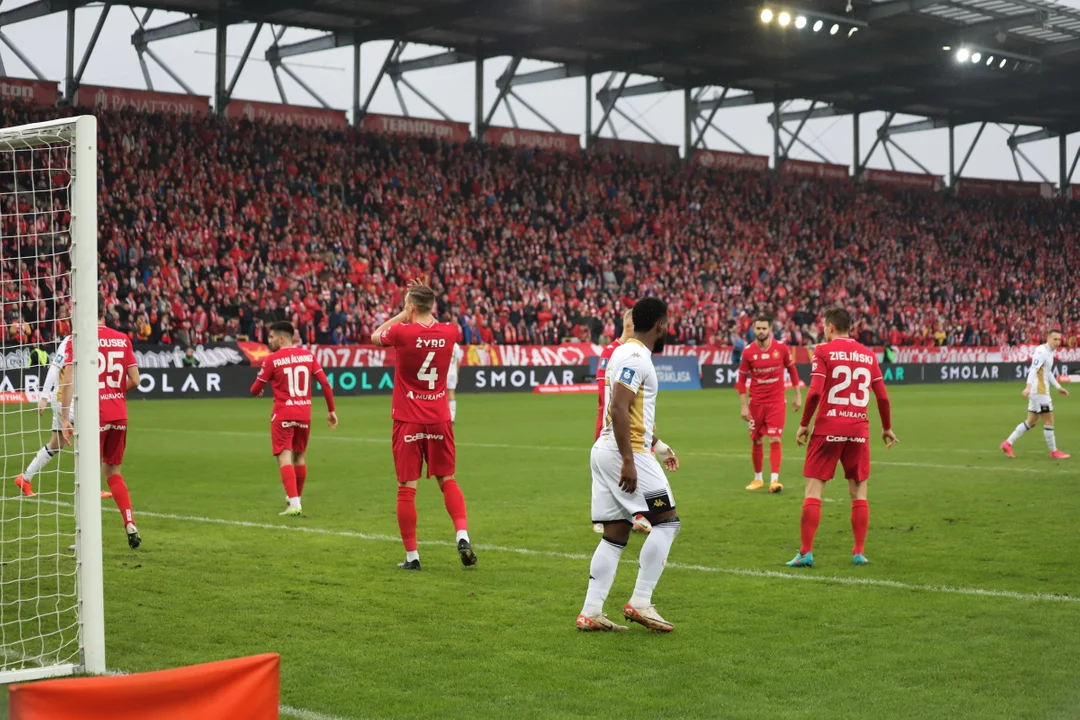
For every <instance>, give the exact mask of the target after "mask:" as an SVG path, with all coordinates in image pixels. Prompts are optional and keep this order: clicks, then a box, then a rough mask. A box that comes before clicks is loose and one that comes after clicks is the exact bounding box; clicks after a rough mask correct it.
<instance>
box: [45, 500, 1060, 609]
mask: <svg viewBox="0 0 1080 720" xmlns="http://www.w3.org/2000/svg"><path fill="white" fill-rule="evenodd" d="M42 502H48V503H51V504H56V505H66V504H67V503H60V502H57V501H53V500H43V501H42ZM103 509H105V510H107V511H108V512H119V511H118V510H116V509H114V508H103ZM138 515H139V516H140V517H153V518H161V519H163V520H177V521H181V522H196V523H207V524H212V525H227V526H232V527H244V528H252V529H256V530H282V531H285V532H299V533H310V534H313V535H329V536H333V537H345V538H354V539H356V540H367V541H369V542H392V543H400V542H401V538H398V537H394V536H391V535H380V534H374V533H362V532H354V531H350V530H327V529H325V528H315V527H304V526H295V525H274V524H271V523H258V522H250V521H246V520H227V519H224V518H209V517H199V516H196V515H176V514H173V513H159V512H150V511H146V510H140V511H138ZM418 544H419V545H427V546H434V547H457V545H456V543H452V542H447V541H444V540H420V541H419V542H418ZM473 547H474V548H475V549H477V550H484V551H488V550H490V551H492V552H508V553H515V554H518V555H536V556H539V557H550V558H558V559H563V560H582V561H584V560H589V559H590V558H591V557H592V556H591V555H587V554H584V553H564V552H557V551H555V550H532V549H530V548H513V547H504V546H501V545H487V544H476V543H474V544H473ZM622 562H624V563H628V564H636V563H637V561H636V560H623V561H622ZM667 567H669V568H674V569H677V570H690V571H694V572H710V573H720V574H724V575H737V576H743V577H756V578H768V579H779V580H808V581H811V582H824V583H835V584H837V585H855V586H862V587H880V588H888V589H893V590H913V591H917V592H932V593H944V594H949V595H968V596H975V597H991V598H1006V599H1009V600H1024V601H1044V602H1064V603H1080V596H1073V595H1059V594H1054V593H1022V592H1015V591H1012V590H995V589H992V588H971V587H952V586H949V585H921V584H917V583H906V582H900V581H897V580H880V579H876V578H852V577H838V576H836V575H816V574H812V571H808V572H802V573H787V572H779V571H776V570H749V569H746V568H721V567H711V566H708V565H686V564H682V563H668V565H667Z"/></svg>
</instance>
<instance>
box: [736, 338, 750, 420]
mask: <svg viewBox="0 0 1080 720" xmlns="http://www.w3.org/2000/svg"><path fill="white" fill-rule="evenodd" d="M749 379H750V358H749V357H748V354H747V353H745V352H744V353H743V356H742V361H741V362H739V377H738V379H736V380H735V390H736V391H738V393H739V406H740V415H741V417H742V419H743V422H750V403H749V399H748V398H747V397H746V384H747V381H749Z"/></svg>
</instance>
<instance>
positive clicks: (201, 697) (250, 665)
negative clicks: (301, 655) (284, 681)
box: [8, 654, 281, 720]
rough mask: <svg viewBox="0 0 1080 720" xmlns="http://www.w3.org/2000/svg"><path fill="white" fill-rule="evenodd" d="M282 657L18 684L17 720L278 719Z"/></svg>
mask: <svg viewBox="0 0 1080 720" xmlns="http://www.w3.org/2000/svg"><path fill="white" fill-rule="evenodd" d="M280 671H281V658H280V657H279V656H278V655H275V654H267V655H255V656H253V657H246V658H237V659H236V660H222V661H221V662H213V663H207V664H205V665H193V666H191V667H183V668H177V669H175V670H161V671H158V672H148V673H139V674H137V675H121V676H117V677H92V678H71V679H67V680H46V681H43V682H37V683H30V684H26V685H12V686H11V688H10V694H9V698H10V700H9V705H8V708H9V710H10V714H11V720H114V719H115V718H124V720H191V718H198V720H235V719H236V718H246V719H248V720H277V718H278V691H279V682H280Z"/></svg>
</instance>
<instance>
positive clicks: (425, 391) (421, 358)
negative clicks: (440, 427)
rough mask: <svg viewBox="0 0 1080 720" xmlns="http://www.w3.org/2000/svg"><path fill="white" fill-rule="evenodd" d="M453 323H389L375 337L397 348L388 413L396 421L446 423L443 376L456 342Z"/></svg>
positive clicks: (444, 381)
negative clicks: (390, 408)
mask: <svg viewBox="0 0 1080 720" xmlns="http://www.w3.org/2000/svg"><path fill="white" fill-rule="evenodd" d="M457 336H458V331H457V326H455V325H454V324H452V323H440V322H435V323H432V324H431V325H423V324H421V323H400V324H398V325H391V326H390V328H389V329H387V331H386V332H384V333H383V334H382V335H381V336H380V337H379V340H380V342H382V344H383V345H385V346H387V347H393V348H394V349H395V350H396V351H397V359H396V360H395V361H394V366H395V367H394V400H393V404H392V410H391V414H392V416H393V418H394V420H397V421H399V422H408V423H418V424H420V425H437V424H439V423H444V422H450V402H449V400H448V399H447V396H446V376H447V375H448V374H449V372H450V361H451V358H452V357H453V354H454V343H455V342H457Z"/></svg>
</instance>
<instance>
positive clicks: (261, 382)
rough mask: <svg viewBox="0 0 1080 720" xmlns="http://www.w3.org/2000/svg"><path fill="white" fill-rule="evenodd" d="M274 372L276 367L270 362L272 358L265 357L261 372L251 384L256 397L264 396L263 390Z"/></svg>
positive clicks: (252, 392)
mask: <svg viewBox="0 0 1080 720" xmlns="http://www.w3.org/2000/svg"><path fill="white" fill-rule="evenodd" d="M273 374H274V368H273V366H272V365H271V363H270V359H269V358H266V359H264V360H263V364H262V367H261V368H260V369H259V374H258V375H256V376H255V382H254V383H252V385H251V394H252V395H254V396H255V397H262V394H263V390H264V389H265V388H266V383H268V382H270V378H271V377H272V376H273Z"/></svg>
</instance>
